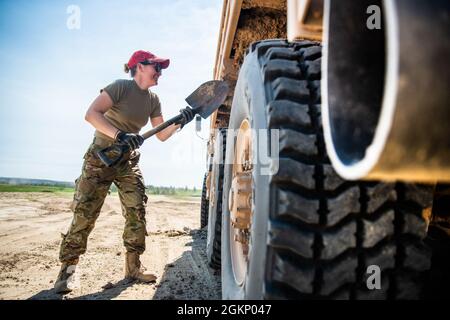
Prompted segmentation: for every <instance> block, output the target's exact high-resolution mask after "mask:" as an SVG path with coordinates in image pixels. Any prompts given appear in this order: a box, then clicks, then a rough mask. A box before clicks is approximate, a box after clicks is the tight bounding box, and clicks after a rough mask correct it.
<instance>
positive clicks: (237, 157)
mask: <svg viewBox="0 0 450 320" xmlns="http://www.w3.org/2000/svg"><path fill="white" fill-rule="evenodd" d="M250 129H251V128H250V123H249V121H248V120H247V119H244V120H243V121H242V123H241V125H240V127H239V132H238V135H237V139H236V145H235V153H234V159H233V160H234V161H233V170H232V172H233V178H232V182H231V188H230V191H229V197H228V208H229V210H230V248H231V256H232V264H233V270H234V275H235V279H236V281H237V282H238V283H242V282H243V280H244V278H245V274H246V272H247V266H248V252H249V242H250V227H251V217H252V169H253V166H252V162H251V161H252V158H251V157H252V143H251V142H252V140H251V130H250Z"/></svg>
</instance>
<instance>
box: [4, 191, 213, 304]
mask: <svg viewBox="0 0 450 320" xmlns="http://www.w3.org/2000/svg"><path fill="white" fill-rule="evenodd" d="M70 202H71V195H70V194H67V195H64V194H62V195H55V194H51V193H26V192H23V193H0V299H92V300H98V299H133V300H134V299H220V298H221V297H220V275H219V274H218V273H217V272H216V271H214V270H212V269H210V268H209V267H208V265H207V263H206V252H205V246H206V244H205V243H206V230H204V229H203V230H200V229H199V228H200V223H199V220H200V219H199V210H200V209H199V208H200V200H199V199H198V198H174V197H167V196H150V197H149V202H148V207H147V229H148V233H149V236H148V237H147V242H146V244H147V250H146V252H145V253H144V255H143V256H142V262H143V264H144V265H145V266H146V268H147V270H149V271H151V272H153V273H155V274H156V275H157V276H158V279H157V281H156V283H153V284H142V283H136V282H128V281H126V280H124V279H123V260H124V248H123V245H122V230H123V225H124V218H123V217H122V214H121V209H120V202H119V199H118V197H117V196H114V195H109V196H108V197H107V199H106V201H105V204H104V206H103V208H102V212H101V215H100V217H99V219H98V220H97V224H96V227H95V229H94V231H93V232H92V233H91V235H90V237H89V242H88V250H87V253H86V254H85V255H83V256H82V257H81V259H80V263H79V266H78V269H77V272H79V273H78V274H79V279H80V281H79V287H78V288H77V289H76V290H75V291H73V292H72V293H70V294H68V295H65V296H61V295H58V294H56V293H55V292H54V291H53V284H54V280H55V279H56V276H57V274H58V271H59V261H58V251H59V244H60V241H61V233H63V232H66V230H67V228H68V226H69V224H70V222H71V219H72V212H71V211H70V210H69V205H70Z"/></svg>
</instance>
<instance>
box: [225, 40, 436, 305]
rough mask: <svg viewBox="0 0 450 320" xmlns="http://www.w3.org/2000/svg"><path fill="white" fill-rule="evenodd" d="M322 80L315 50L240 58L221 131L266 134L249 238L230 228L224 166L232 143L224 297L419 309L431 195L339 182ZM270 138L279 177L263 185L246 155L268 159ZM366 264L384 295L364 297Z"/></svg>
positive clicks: (274, 48)
mask: <svg viewBox="0 0 450 320" xmlns="http://www.w3.org/2000/svg"><path fill="white" fill-rule="evenodd" d="M320 77H321V45H320V43H316V42H310V41H302V42H297V43H287V42H286V41H283V40H267V41H261V42H256V43H253V44H252V45H251V47H250V48H249V53H248V55H247V56H246V57H245V60H244V63H243V65H242V66H241V69H240V73H239V78H238V81H237V84H236V88H235V95H234V99H233V105H232V109H231V116H230V122H229V128H230V129H234V130H237V129H239V128H243V124H245V123H249V124H250V125H251V128H252V129H256V130H259V129H269V134H266V135H259V136H258V139H257V140H258V141H253V146H255V145H257V148H258V150H257V151H255V149H252V150H253V151H252V157H253V164H252V166H251V184H252V188H251V189H252V191H251V216H250V227H249V229H248V230H247V229H242V227H239V228H241V229H239V230H238V231H236V228H237V227H235V226H236V223H231V221H230V219H231V218H232V216H233V214H232V213H231V212H232V210H231V211H230V203H233V202H230V197H235V193H234V190H233V189H232V186H235V185H236V184H233V183H232V182H234V179H238V175H235V173H234V172H235V171H236V170H235V169H234V166H235V165H234V164H232V163H233V161H234V156H235V152H237V151H236V150H239V145H238V144H237V143H236V141H238V140H239V139H240V138H239V134H237V138H236V135H232V134H231V133H230V132H231V131H229V133H228V137H227V149H226V165H225V171H224V187H223V190H224V191H223V195H224V198H223V206H222V211H223V214H222V217H223V220H222V296H223V298H224V299H243V298H244V299H264V298H268V299H416V298H420V297H422V287H423V284H424V282H425V280H426V277H427V271H428V269H429V267H430V250H429V248H428V247H427V246H426V245H425V244H424V242H423V239H424V237H425V236H426V233H427V222H426V219H425V218H424V213H425V212H428V211H429V210H430V207H431V205H432V197H433V191H432V187H431V186H423V185H411V184H401V183H377V182H363V181H344V180H343V179H341V178H340V177H339V176H338V175H337V174H336V172H335V171H334V170H333V168H332V166H331V164H330V161H329V159H328V157H327V154H326V150H325V145H324V139H323V133H322V124H321V118H320V116H321V115H320V102H321V101H320ZM245 121H247V122H245ZM273 129H278V130H279V131H278V132H279V163H278V170H273V172H272V173H269V174H262V172H263V171H264V169H267V168H266V166H267V164H266V163H263V161H262V158H261V156H259V157H256V158H255V154H261V152H263V151H264V150H270V143H269V139H270V138H269V137H270V135H271V134H270V132H271V131H273ZM255 140H256V139H255ZM272 143H273V142H272ZM252 148H254V147H252ZM265 155H266V156H267V155H268V154H265ZM273 164H274V161H272V164H271V165H270V166H271V167H272V169H273ZM270 166H269V167H270ZM230 189H232V190H231V193H230ZM242 230H244V231H245V232H248V242H246V240H245V239H246V238H244V240H241V241H240V242H239V244H236V241H235V240H234V239H233V238H235V236H233V235H234V234H236V232H244V231H242ZM245 232H244V234H245ZM247 245H248V247H247ZM239 248H243V250H242V251H238V249H239ZM244 249H245V250H244ZM371 265H376V266H378V267H379V270H381V289H374V290H369V288H368V286H367V281H368V280H369V281H370V278H369V277H370V276H371V275H372V273H371V272H372V271H371V269H369V270H368V267H369V266H371ZM368 271H370V272H369V273H368Z"/></svg>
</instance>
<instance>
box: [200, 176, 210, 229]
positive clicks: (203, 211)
mask: <svg viewBox="0 0 450 320" xmlns="http://www.w3.org/2000/svg"><path fill="white" fill-rule="evenodd" d="M207 178H208V173H205V176H204V177H203V186H202V199H201V202H200V228H201V229H203V228H204V227H206V226H207V225H208V208H209V201H208V199H207V197H206V196H207V195H206V194H207V191H208V190H207V188H206V180H207Z"/></svg>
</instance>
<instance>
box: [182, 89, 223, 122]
mask: <svg viewBox="0 0 450 320" xmlns="http://www.w3.org/2000/svg"><path fill="white" fill-rule="evenodd" d="M229 90H230V87H229V85H228V83H227V82H226V81H221V80H212V81H208V82H205V83H203V84H202V85H201V86H200V87H198V88H197V89H196V90H195V91H194V92H192V93H191V94H190V95H189V97H187V98H186V102H187V103H188V104H189V105H190V106H191V107H192V109H194V111H195V112H196V113H197V114H199V115H200V116H201V117H202V118H203V119H206V118H208V117H209V116H210V115H211V114H212V113H213V112H214V111H216V110H217V109H218V108H219V107H220V105H221V104H222V103H224V101H225V99H226V97H227V95H228V92H229Z"/></svg>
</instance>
